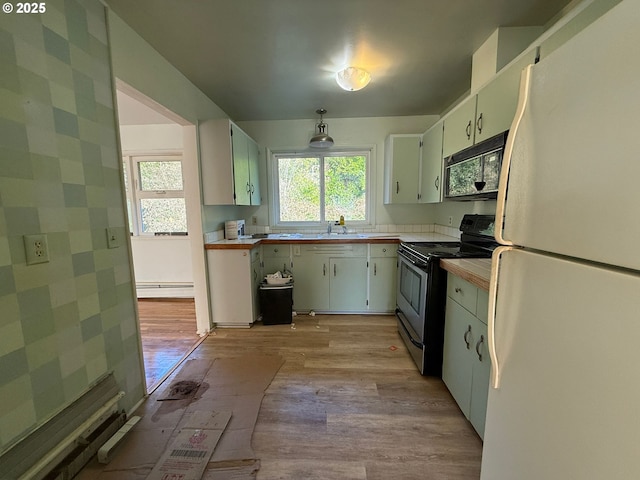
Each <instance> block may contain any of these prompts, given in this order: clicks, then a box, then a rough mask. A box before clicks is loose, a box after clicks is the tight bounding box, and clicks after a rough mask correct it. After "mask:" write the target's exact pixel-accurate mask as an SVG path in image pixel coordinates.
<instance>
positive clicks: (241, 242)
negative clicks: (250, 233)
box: [204, 233, 459, 250]
mask: <svg viewBox="0 0 640 480" xmlns="http://www.w3.org/2000/svg"><path fill="white" fill-rule="evenodd" d="M420 241H422V242H456V241H459V240H458V239H457V238H454V237H449V236H447V235H442V234H439V233H397V234H384V233H371V234H347V235H335V236H331V237H325V236H322V235H312V234H309V235H295V234H291V235H290V234H272V235H269V236H268V237H266V238H240V239H238V240H219V241H217V242H210V243H205V245H204V248H205V249H206V250H227V249H248V250H250V249H252V248H253V247H256V246H258V245H268V244H274V243H304V244H306V245H313V244H325V245H326V244H332V243H365V244H366V243H378V244H380V243H400V242H420Z"/></svg>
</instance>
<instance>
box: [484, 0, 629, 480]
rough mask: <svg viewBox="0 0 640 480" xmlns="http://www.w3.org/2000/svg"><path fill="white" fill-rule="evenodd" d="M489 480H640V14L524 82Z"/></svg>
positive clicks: (492, 341) (501, 222) (506, 166)
mask: <svg viewBox="0 0 640 480" xmlns="http://www.w3.org/2000/svg"><path fill="white" fill-rule="evenodd" d="M496 239H497V240H498V242H499V243H501V244H502V245H503V246H501V247H499V248H498V249H496V251H495V252H494V256H493V259H492V262H493V270H492V282H491V288H490V300H489V301H490V305H489V317H490V318H489V347H490V355H491V360H492V378H491V386H490V388H489V397H488V403H487V417H486V427H485V432H484V448H483V456H482V470H481V479H482V480H556V479H557V480H596V479H597V480H604V479H606V480H617V479H620V480H622V479H624V480H629V479H640V1H638V0H623V1H622V2H621V3H620V4H618V5H617V6H616V7H614V8H613V9H612V10H610V11H609V12H607V13H606V14H605V15H603V16H602V17H601V18H599V19H598V20H596V21H595V22H594V23H593V24H591V25H590V26H589V27H587V28H586V29H585V30H583V31H582V32H580V33H579V34H578V35H577V36H575V37H574V38H573V39H571V40H570V41H569V42H567V43H566V44H565V45H563V46H562V47H560V48H559V49H558V50H556V51H554V52H553V53H551V54H550V55H548V56H547V57H546V58H543V59H542V60H541V61H540V62H539V63H538V64H536V65H532V66H529V67H528V68H527V69H526V70H525V72H523V78H522V83H521V89H520V102H519V105H518V111H517V113H516V118H515V119H514V122H513V125H512V127H511V130H510V134H509V139H508V144H507V147H506V151H505V159H504V163H503V169H502V176H501V180H500V191H499V195H498V202H497V209H496Z"/></svg>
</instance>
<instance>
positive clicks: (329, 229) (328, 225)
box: [327, 222, 331, 233]
mask: <svg viewBox="0 0 640 480" xmlns="http://www.w3.org/2000/svg"><path fill="white" fill-rule="evenodd" d="M327 233H331V222H327Z"/></svg>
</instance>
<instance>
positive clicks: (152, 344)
mask: <svg viewBox="0 0 640 480" xmlns="http://www.w3.org/2000/svg"><path fill="white" fill-rule="evenodd" d="M138 312H139V316H140V333H141V337H142V352H143V356H144V370H145V376H146V379H147V391H149V392H152V391H153V390H154V389H155V387H157V386H158V383H159V382H160V380H162V378H163V377H164V376H165V375H166V374H167V373H168V372H170V371H171V369H172V368H173V367H174V366H175V365H176V364H177V363H178V362H179V361H180V360H181V359H182V358H183V357H184V356H185V355H186V354H187V353H189V351H190V350H191V349H192V347H193V346H194V345H195V344H196V343H197V342H199V341H200V337H199V336H198V334H197V333H196V311H195V303H194V301H193V299H139V300H138Z"/></svg>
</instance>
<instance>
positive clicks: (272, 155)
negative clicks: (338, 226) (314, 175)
mask: <svg viewBox="0 0 640 480" xmlns="http://www.w3.org/2000/svg"><path fill="white" fill-rule="evenodd" d="M341 155H342V156H349V155H364V156H365V157H366V160H365V164H366V167H365V175H366V180H365V186H366V187H365V188H366V192H367V202H366V206H365V220H349V221H348V226H352V227H360V228H362V227H365V228H366V227H370V226H371V225H372V224H373V216H374V211H373V204H374V196H373V191H372V188H371V186H372V171H373V170H372V162H373V159H374V158H375V151H374V148H373V147H361V148H356V147H350V148H339V149H329V150H322V151H317V150H306V151H299V150H296V151H287V150H285V151H279V150H272V151H270V152H269V177H270V178H269V186H270V187H271V188H270V195H269V207H270V208H269V209H270V211H271V218H270V225H271V226H272V227H274V228H295V227H301V228H324V227H326V225H327V222H329V221H334V220H337V219H325V220H320V221H319V222H281V221H280V204H279V202H278V199H279V195H278V192H279V191H280V187H279V184H278V180H279V179H278V158H287V157H288V158H291V157H309V158H311V157H323V156H341ZM321 184H322V185H324V181H323V179H321ZM320 201H321V202H322V203H323V204H324V188H321V191H320Z"/></svg>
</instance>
